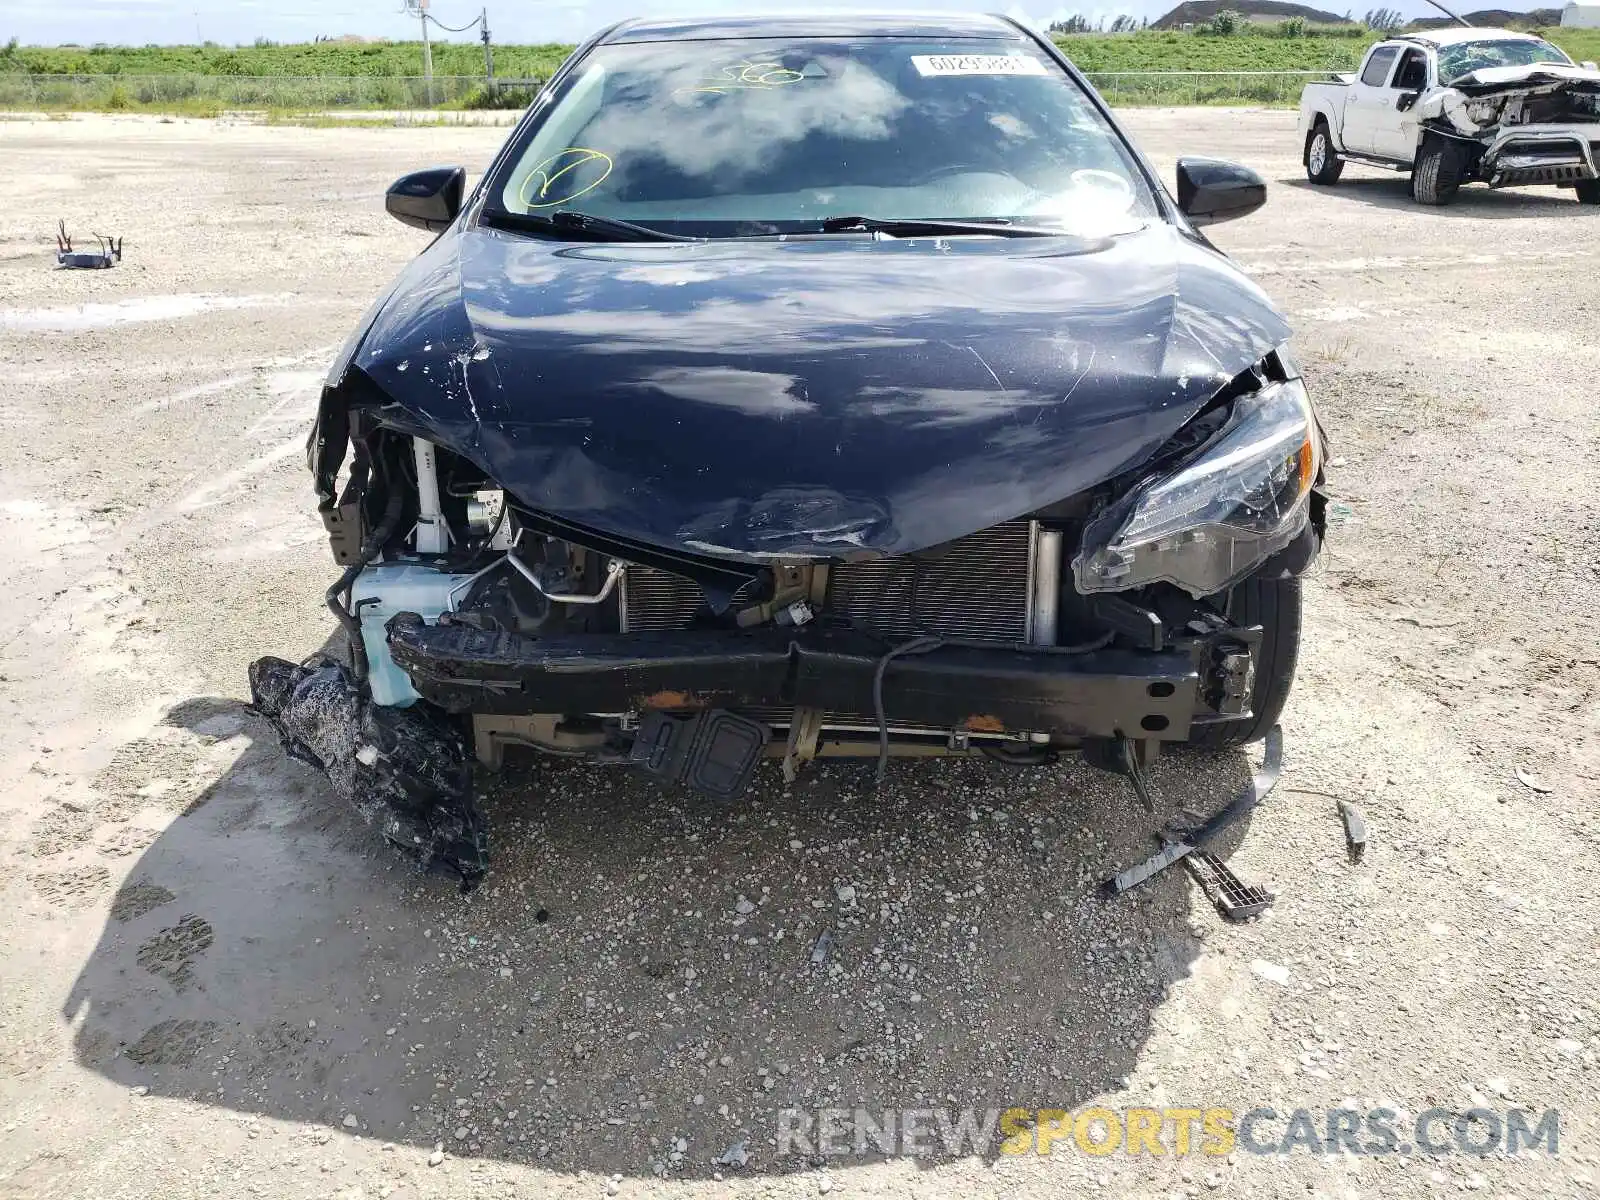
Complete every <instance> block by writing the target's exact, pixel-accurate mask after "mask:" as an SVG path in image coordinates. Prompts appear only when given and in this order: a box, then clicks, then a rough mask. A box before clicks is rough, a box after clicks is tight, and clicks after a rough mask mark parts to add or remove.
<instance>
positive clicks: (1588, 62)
mask: <svg viewBox="0 0 1600 1200" xmlns="http://www.w3.org/2000/svg"><path fill="white" fill-rule="evenodd" d="M1578 65H1579V66H1580V67H1582V68H1583V69H1584V70H1585V71H1600V67H1597V66H1595V65H1594V59H1592V58H1586V59H1584V60H1583V61H1582V62H1581V63H1579V64H1578Z"/></svg>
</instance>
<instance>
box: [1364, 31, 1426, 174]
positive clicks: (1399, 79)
mask: <svg viewBox="0 0 1600 1200" xmlns="http://www.w3.org/2000/svg"><path fill="white" fill-rule="evenodd" d="M1430 83H1431V79H1430V64H1429V61H1428V53H1427V51H1426V50H1424V49H1422V47H1420V46H1412V47H1409V48H1408V49H1407V50H1406V52H1405V53H1404V54H1402V55H1401V56H1400V61H1399V62H1398V63H1397V64H1396V65H1395V69H1394V74H1393V75H1392V76H1391V77H1390V79H1389V104H1388V105H1387V106H1386V107H1384V108H1382V109H1378V110H1376V111H1377V116H1376V123H1375V124H1374V125H1373V136H1372V152H1373V153H1374V154H1378V155H1381V156H1382V157H1384V158H1396V159H1400V160H1402V161H1404V162H1410V161H1411V160H1412V158H1413V156H1414V155H1415V154H1416V151H1417V121H1418V117H1417V100H1418V99H1419V98H1420V97H1421V95H1422V93H1423V92H1425V91H1427V89H1428V86H1429V84H1430Z"/></svg>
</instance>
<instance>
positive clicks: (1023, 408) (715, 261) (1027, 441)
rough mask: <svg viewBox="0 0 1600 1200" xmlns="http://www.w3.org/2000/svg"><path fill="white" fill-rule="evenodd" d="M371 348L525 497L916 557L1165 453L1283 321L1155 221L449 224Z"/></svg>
mask: <svg viewBox="0 0 1600 1200" xmlns="http://www.w3.org/2000/svg"><path fill="white" fill-rule="evenodd" d="M392 297H393V298H392V299H391V300H390V302H389V303H387V304H386V305H385V306H384V307H383V308H382V310H381V311H380V312H379V314H378V316H377V317H376V319H375V320H374V322H373V324H372V326H371V328H370V330H369V331H368V333H367V336H366V337H365V338H364V339H363V341H362V343H361V348H360V350H359V352H358V354H357V356H356V359H355V362H356V365H358V366H359V367H360V368H361V369H362V370H363V371H365V372H366V373H367V374H368V375H369V376H370V377H371V378H372V379H373V380H374V381H375V382H376V383H377V384H378V386H379V387H380V388H382V389H383V390H384V391H385V392H386V393H387V394H388V396H390V397H391V398H392V399H393V401H394V404H393V405H391V406H389V407H388V408H386V409H385V410H384V414H383V415H384V419H385V420H386V421H388V422H389V423H390V424H393V425H395V426H397V427H399V428H401V429H405V430H408V431H410V432H414V433H420V434H422V435H424V436H426V437H428V438H430V439H432V440H434V441H435V442H437V443H439V444H440V445H443V446H446V447H448V448H449V449H451V450H453V451H455V452H457V453H459V454H462V455H464V456H466V457H467V458H469V459H472V460H473V461H475V462H476V463H477V464H478V465H479V466H481V467H482V468H484V469H485V470H486V471H488V472H489V473H490V474H491V475H492V476H493V477H494V478H495V479H496V480H497V481H498V482H499V483H500V484H502V485H503V486H504V487H506V488H507V489H508V490H509V491H510V492H511V493H512V494H513V495H514V496H516V497H517V499H518V500H519V501H521V502H522V503H523V504H524V505H526V506H528V507H531V508H535V509H539V510H542V511H544V512H547V513H551V514H554V515H557V516H560V517H562V518H565V519H566V520H568V521H570V522H574V523H577V524H580V525H584V526H588V527H590V528H592V529H595V530H597V531H600V532H603V533H607V534H611V535H613V536H616V537H621V538H630V539H635V540H638V541H642V542H646V543H650V544H653V545H657V546H662V547H667V548H673V549H679V550H696V551H700V552H703V553H709V554H719V555H728V556H732V557H735V558H741V559H747V560H750V559H761V558H766V557H773V556H783V557H841V556H847V555H851V554H852V553H859V552H878V553H905V552H908V551H912V550H918V549H922V548H925V547H928V546H932V545H936V544H938V543H941V542H945V541H948V540H950V539H953V538H956V537H960V536H962V535H964V534H967V533H970V532H973V531H975V530H978V529H982V528H985V527H987V526H990V525H993V524H996V523H998V522H1000V521H1003V520H1007V519H1010V518H1013V517H1017V516H1020V515H1022V514H1024V513H1027V512H1030V511H1033V510H1035V509H1037V508H1040V507H1042V506H1044V505H1047V504H1050V503H1053V502H1054V501H1057V500H1060V499H1064V498H1065V497H1067V496H1070V495H1073V494H1075V493H1077V492H1080V491H1082V490H1084V489H1085V488H1088V487H1091V486H1093V485H1094V484H1096V483H1099V482H1102V481H1104V480H1105V479H1107V478H1110V477H1112V476H1114V475H1116V474H1118V473H1120V472H1122V471H1124V470H1127V469H1128V468H1130V467H1132V466H1136V465H1137V464H1138V463H1139V462H1141V461H1142V460H1144V459H1145V458H1147V457H1149V455H1150V454H1151V453H1152V452H1153V451H1155V450H1156V449H1157V448H1158V447H1159V446H1160V445H1161V444H1162V443H1163V442H1164V441H1165V440H1166V439H1168V438H1169V437H1170V436H1171V435H1172V434H1173V433H1174V432H1176V431H1177V429H1178V428H1179V427H1180V426H1182V425H1183V424H1184V422H1185V421H1187V420H1188V419H1189V417H1190V416H1191V415H1193V413H1194V412H1195V411H1196V410H1197V409H1198V408H1199V407H1200V406H1201V405H1202V404H1203V403H1204V402H1205V401H1206V400H1207V399H1208V398H1209V397H1211V396H1212V395H1214V394H1215V393H1216V391H1217V390H1218V389H1219V388H1220V387H1222V386H1223V385H1224V384H1226V383H1227V382H1228V381H1229V380H1230V379H1232V378H1233V377H1234V376H1235V375H1237V374H1238V373H1239V372H1240V371H1241V370H1243V369H1245V368H1246V367H1248V366H1250V365H1251V364H1252V363H1254V362H1255V361H1257V360H1258V359H1259V358H1261V357H1262V355H1264V354H1265V353H1266V352H1268V351H1269V350H1271V349H1272V348H1273V347H1275V346H1276V345H1278V344H1279V343H1281V342H1282V341H1283V340H1284V339H1285V338H1286V337H1287V335H1288V327H1287V325H1286V324H1285V322H1284V320H1283V318H1282V317H1281V316H1280V315H1279V314H1278V312H1277V311H1276V310H1275V309H1274V308H1273V307H1272V305H1271V304H1270V302H1269V301H1268V300H1267V299H1266V297H1265V296H1264V295H1263V294H1262V293H1261V291H1260V290H1259V289H1258V288H1257V287H1256V286H1255V285H1254V284H1253V283H1251V282H1250V281H1249V280H1248V279H1247V278H1246V277H1245V276H1244V275H1243V274H1242V273H1241V272H1240V271H1239V270H1238V269H1237V268H1236V267H1234V266H1233V265H1232V264H1231V263H1230V262H1228V260H1227V259H1225V258H1224V257H1222V256H1221V255H1220V254H1218V253H1216V252H1215V251H1213V250H1211V249H1208V248H1207V247H1206V246H1204V245H1203V244H1201V243H1198V242H1197V241H1195V240H1193V239H1191V238H1189V237H1187V236H1185V235H1184V234H1182V233H1181V232H1180V231H1179V230H1177V229H1175V228H1174V227H1172V226H1170V225H1167V224H1164V223H1160V222H1155V223H1152V224H1151V225H1150V226H1148V227H1146V228H1144V229H1143V230H1141V231H1139V232H1136V233H1131V234H1126V235H1122V236H1118V237H1115V238H1112V239H1108V240H1103V241H1099V242H1079V241H1076V240H1073V239H1064V238H1061V239H1058V238H1048V239H1045V238H1041V239H989V238H981V239H973V238H965V239H962V238H956V239H949V240H944V241H937V242H936V241H935V240H933V239H927V238H923V239H917V240H903V241H895V240H869V239H865V238H833V239H800V240H790V241H783V242H778V241H753V242H712V243H642V244H641V243H633V244H603V245H602V244H573V243H563V242H552V241H546V240H541V239H535V238H527V237H520V236H515V235H510V234H505V233H501V232H497V231H494V230H489V229H484V228H470V227H469V228H466V229H465V230H463V231H461V232H459V233H458V232H455V231H452V232H450V233H447V234H446V235H445V236H443V237H441V238H440V239H439V240H438V241H436V242H435V243H434V245H433V246H432V247H431V248H430V249H429V250H428V251H426V252H425V253H424V254H423V255H421V256H420V257H419V258H418V259H416V260H415V261H414V262H413V263H412V264H411V265H410V266H409V267H408V268H407V270H406V272H405V274H404V275H402V277H401V279H400V280H399V281H398V282H397V285H396V288H395V290H394V292H393V293H392Z"/></svg>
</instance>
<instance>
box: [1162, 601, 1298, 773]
mask: <svg viewBox="0 0 1600 1200" xmlns="http://www.w3.org/2000/svg"><path fill="white" fill-rule="evenodd" d="M1225 609H1226V612H1227V614H1228V616H1229V618H1231V619H1232V620H1233V622H1234V623H1235V624H1236V625H1259V626H1261V652H1260V654H1259V655H1258V656H1257V658H1256V679H1255V688H1254V690H1253V691H1252V692H1251V693H1250V711H1251V713H1252V714H1253V715H1252V716H1250V717H1249V718H1247V719H1245V720H1243V721H1221V722H1219V723H1217V724H1215V725H1197V726H1195V727H1194V728H1193V729H1192V730H1190V732H1189V745H1191V746H1197V747H1199V748H1200V749H1203V750H1226V749H1229V748H1231V747H1234V746H1243V745H1245V744H1247V743H1249V742H1259V741H1260V740H1261V739H1262V738H1264V737H1266V736H1267V734H1268V733H1269V732H1270V731H1271V730H1272V727H1273V726H1274V725H1276V724H1277V723H1278V718H1279V717H1280V716H1281V715H1282V714H1283V706H1284V704H1285V703H1287V701H1288V699H1289V689H1290V688H1291V687H1292V686H1293V685H1294V669H1295V664H1296V662H1297V661H1298V660H1299V657H1300V580H1299V579H1298V578H1296V577H1294V576H1290V577H1289V578H1287V579H1277V578H1274V579H1261V578H1256V577H1251V578H1249V579H1246V580H1245V581H1244V582H1243V583H1241V584H1239V585H1238V586H1236V587H1235V588H1234V589H1233V590H1232V591H1231V592H1229V593H1228V599H1227V603H1226V605H1225Z"/></svg>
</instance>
